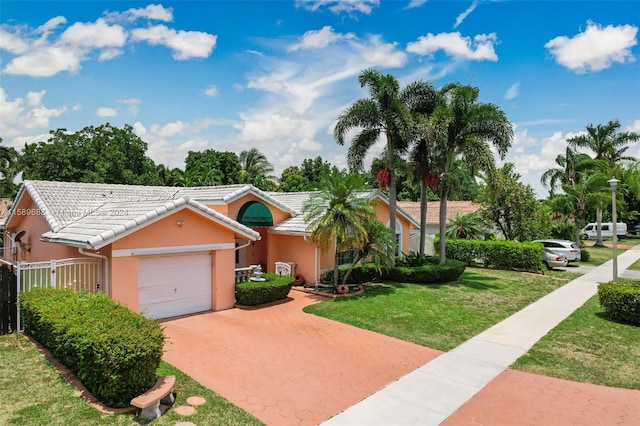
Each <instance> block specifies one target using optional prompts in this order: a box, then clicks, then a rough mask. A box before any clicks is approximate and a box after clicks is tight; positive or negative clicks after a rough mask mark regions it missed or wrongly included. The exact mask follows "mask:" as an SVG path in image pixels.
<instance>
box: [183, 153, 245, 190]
mask: <svg viewBox="0 0 640 426" xmlns="http://www.w3.org/2000/svg"><path fill="white" fill-rule="evenodd" d="M185 163H186V166H185V178H184V179H183V184H184V186H211V185H232V184H237V183H241V182H240V171H241V167H240V159H239V158H238V156H237V155H236V154H235V153H233V152H228V151H224V152H222V151H216V150H213V149H207V150H205V151H189V153H188V154H187V158H186V160H185Z"/></svg>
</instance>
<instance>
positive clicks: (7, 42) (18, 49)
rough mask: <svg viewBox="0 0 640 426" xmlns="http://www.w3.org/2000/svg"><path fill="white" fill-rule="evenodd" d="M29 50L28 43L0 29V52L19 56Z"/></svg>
mask: <svg viewBox="0 0 640 426" xmlns="http://www.w3.org/2000/svg"><path fill="white" fill-rule="evenodd" d="M28 49H29V43H27V42H25V41H24V40H22V39H21V38H20V37H19V36H17V35H15V34H11V33H9V32H7V31H5V30H3V29H2V28H0V50H6V51H7V52H9V53H12V54H14V55H20V54H22V53H24V52H26V51H27V50H28Z"/></svg>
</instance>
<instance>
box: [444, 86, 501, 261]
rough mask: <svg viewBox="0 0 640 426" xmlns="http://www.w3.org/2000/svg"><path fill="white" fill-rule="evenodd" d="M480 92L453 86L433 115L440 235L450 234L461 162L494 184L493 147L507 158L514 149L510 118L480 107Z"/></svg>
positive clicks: (487, 105) (488, 106) (446, 89)
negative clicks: (450, 200) (450, 199)
mask: <svg viewBox="0 0 640 426" xmlns="http://www.w3.org/2000/svg"><path fill="white" fill-rule="evenodd" d="M479 93H480V90H479V89H478V88H477V87H473V86H464V85H461V84H459V83H451V84H448V85H445V86H444V87H443V88H442V89H440V103H439V106H438V107H437V108H436V110H435V111H434V113H433V121H434V128H435V132H436V141H437V142H436V143H437V146H436V155H437V156H438V158H439V161H438V163H439V164H438V168H439V172H440V175H441V179H440V185H439V187H438V191H439V195H440V235H441V236H444V235H445V233H446V218H447V200H448V197H449V193H450V191H451V182H450V178H451V174H452V172H453V171H454V170H455V169H456V167H459V164H460V163H459V162H457V160H459V159H463V160H464V164H466V166H467V167H469V169H470V170H471V172H472V175H473V174H475V172H477V171H479V170H481V171H484V172H485V174H486V176H487V177H488V178H489V179H490V180H493V179H494V178H495V175H496V173H495V158H494V156H493V153H492V152H491V149H490V146H489V143H491V144H492V145H493V146H494V147H495V148H496V150H497V152H498V154H499V155H500V157H501V158H504V156H505V155H506V153H507V151H508V150H509V148H510V147H511V139H512V138H513V127H512V126H511V123H510V122H509V120H508V119H507V116H506V114H505V113H504V112H503V111H502V110H501V109H500V108H499V107H498V106H497V105H494V104H490V103H479V102H478V96H479ZM445 250H446V239H445V238H442V237H441V238H440V263H444V262H445Z"/></svg>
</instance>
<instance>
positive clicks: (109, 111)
mask: <svg viewBox="0 0 640 426" xmlns="http://www.w3.org/2000/svg"><path fill="white" fill-rule="evenodd" d="M96 115H97V116H98V117H115V116H116V115H118V110H116V109H115V108H109V107H98V109H97V110H96Z"/></svg>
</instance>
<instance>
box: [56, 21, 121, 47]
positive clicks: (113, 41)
mask: <svg viewBox="0 0 640 426" xmlns="http://www.w3.org/2000/svg"><path fill="white" fill-rule="evenodd" d="M126 41H127V34H126V32H125V30H124V28H122V27H121V26H120V25H109V24H107V23H106V22H105V21H104V19H98V20H97V21H96V22H90V23H84V22H76V23H75V24H73V25H71V26H70V27H69V28H67V29H66V30H64V32H63V33H62V34H61V35H60V43H62V44H71V45H74V46H82V47H88V48H96V49H101V48H106V47H122V46H124V44H125V42H126Z"/></svg>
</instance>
